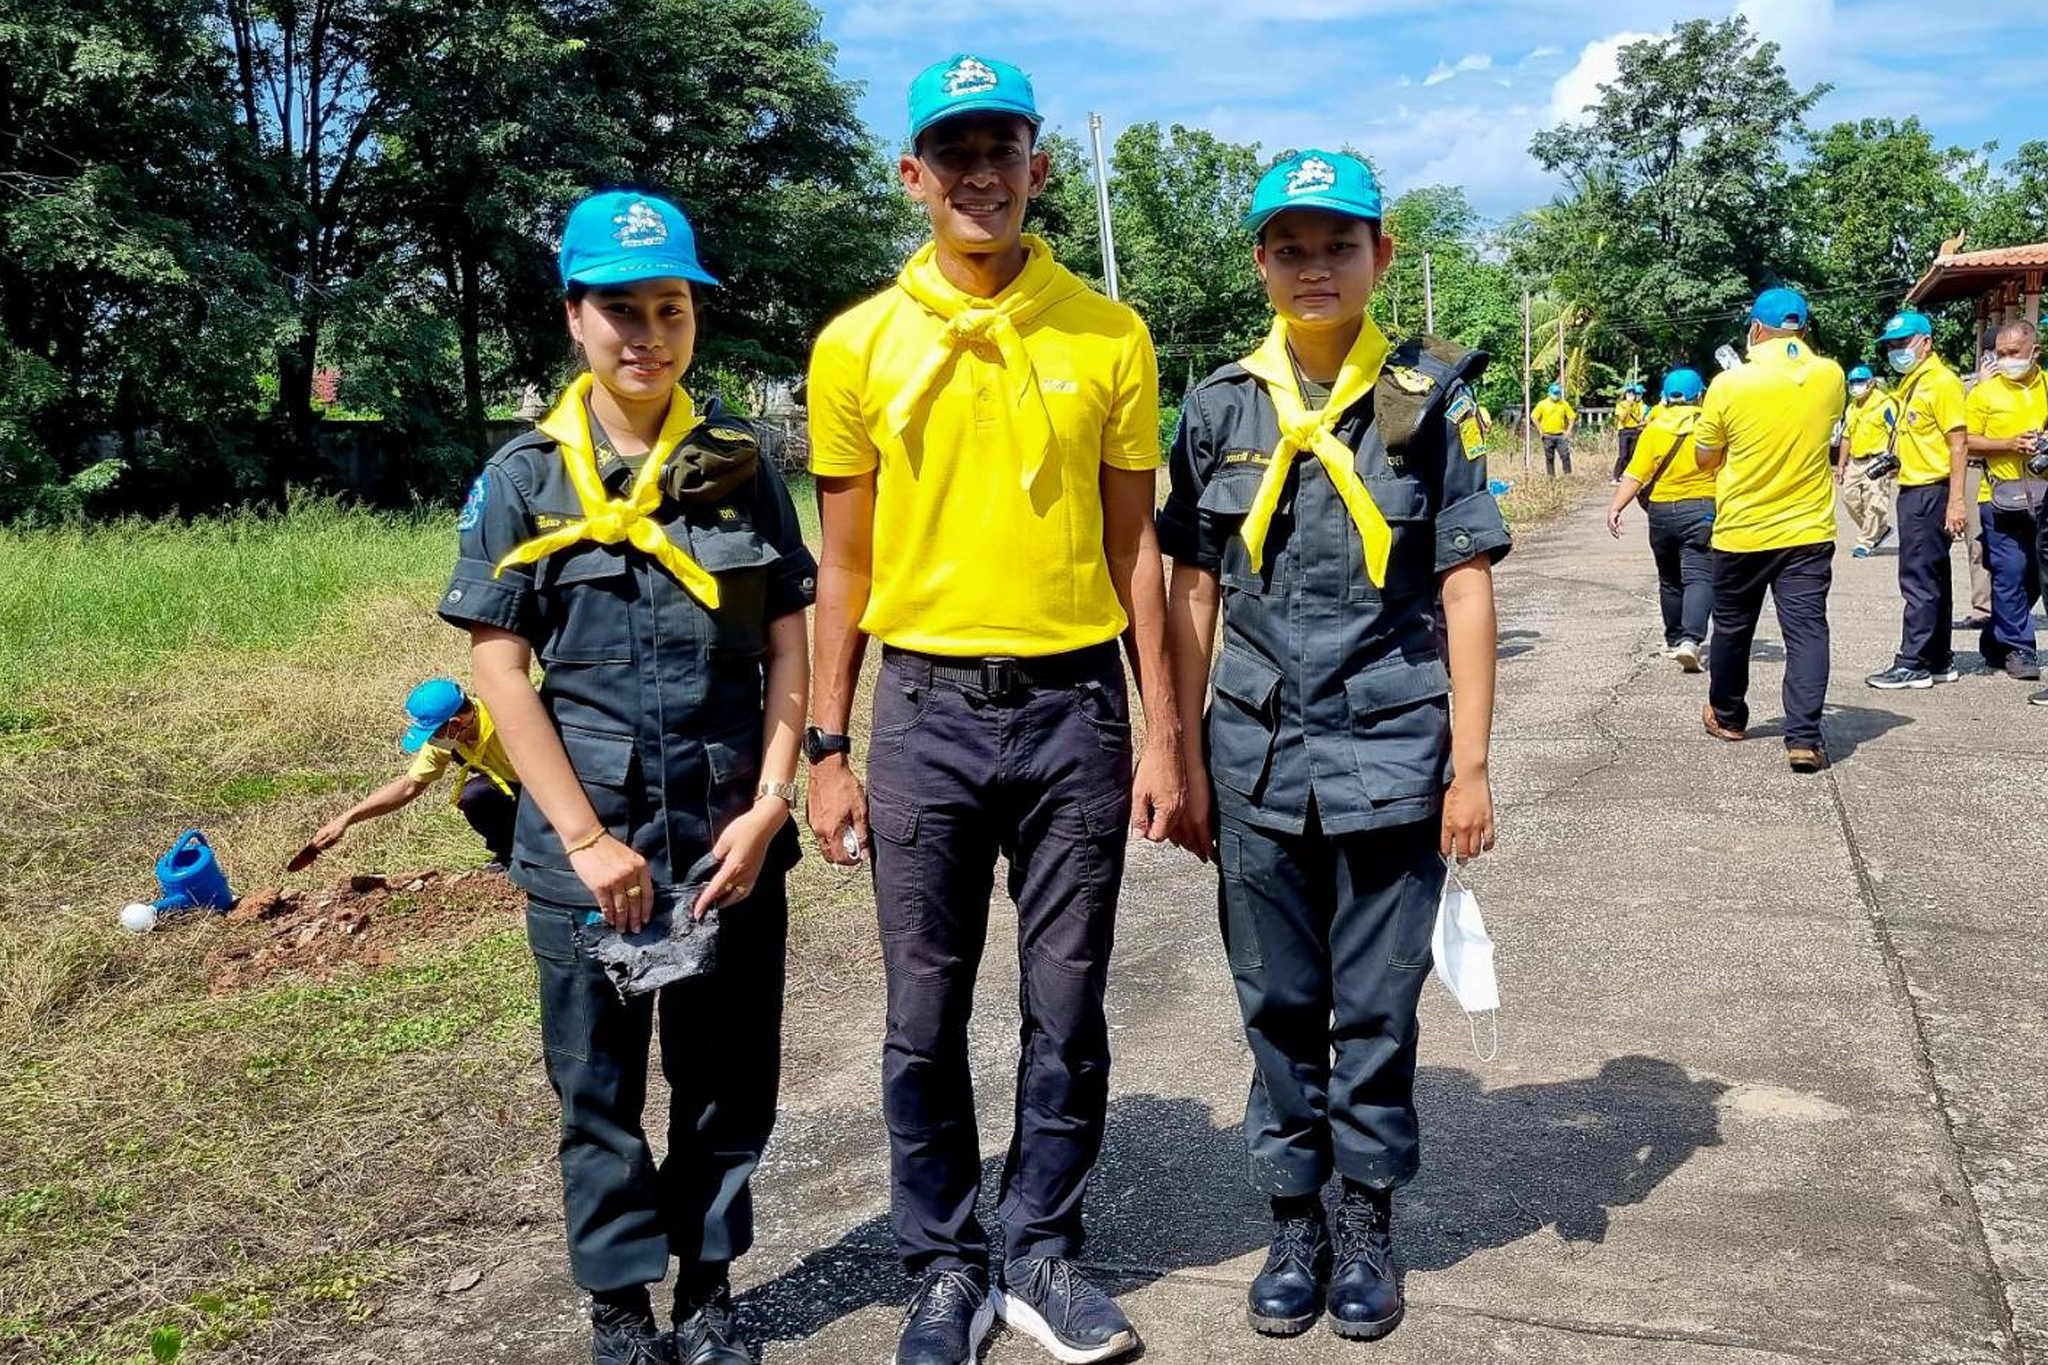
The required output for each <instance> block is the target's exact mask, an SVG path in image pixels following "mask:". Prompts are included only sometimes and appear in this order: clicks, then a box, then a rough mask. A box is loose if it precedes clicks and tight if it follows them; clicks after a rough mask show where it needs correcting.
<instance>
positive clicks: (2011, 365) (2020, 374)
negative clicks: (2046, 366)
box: [1998, 356, 2034, 381]
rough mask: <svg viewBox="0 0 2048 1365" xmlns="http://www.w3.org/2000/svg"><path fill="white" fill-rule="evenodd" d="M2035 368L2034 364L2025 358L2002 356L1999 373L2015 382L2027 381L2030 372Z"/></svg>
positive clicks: (1999, 360)
mask: <svg viewBox="0 0 2048 1365" xmlns="http://www.w3.org/2000/svg"><path fill="white" fill-rule="evenodd" d="M2033 368H2034V362H2033V361H2032V360H2029V359H2027V358H2026V357H2025V356H2000V357H1999V358H1998V372H1999V373H2000V374H2002V375H2004V376H2005V377H2006V378H2007V379H2011V380H2015V381H2017V380H2021V379H2025V378H2026V377H2027V374H2028V372H2029V371H2031V370H2032V369H2033Z"/></svg>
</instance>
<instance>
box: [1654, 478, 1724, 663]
mask: <svg viewBox="0 0 2048 1365" xmlns="http://www.w3.org/2000/svg"><path fill="white" fill-rule="evenodd" d="M1649 520H1650V556H1651V558H1653V559H1655V560H1656V561H1657V605H1658V607H1659V608H1660V609H1661V610H1662V611H1663V613H1664V643H1665V644H1666V645H1668V646H1670V647H1672V648H1674V649H1675V648H1676V647H1677V646H1678V644H1679V642H1680V641H1682V640H1691V641H1692V642H1693V643H1695V644H1702V645H1703V644H1705V643H1706V642H1707V623H1708V621H1710V620H1711V619H1712V617H1713V614H1714V551H1713V548H1712V546H1713V537H1714V500H1713V499H1712V498H1686V499H1684V500H1682V501H1679V502H1653V503H1651V504H1650V513H1649Z"/></svg>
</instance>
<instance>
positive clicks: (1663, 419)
mask: <svg viewBox="0 0 2048 1365" xmlns="http://www.w3.org/2000/svg"><path fill="white" fill-rule="evenodd" d="M1699 420H1700V410H1699V409H1698V408H1696V407H1693V406H1691V405H1689V404H1676V405H1674V406H1672V407H1668V408H1667V407H1665V406H1663V405H1662V404H1659V405H1658V407H1657V412H1656V415H1655V416H1654V417H1652V418H1651V419H1650V422H1649V425H1648V426H1646V427H1645V428H1644V429H1643V434H1642V437H1641V438H1640V439H1639V440H1638V441H1637V442H1636V453H1635V455H1634V457H1633V458H1631V459H1630V460H1629V462H1628V469H1627V470H1626V471H1625V473H1626V474H1627V476H1628V477H1629V478H1631V479H1634V480H1635V481H1636V482H1637V483H1649V482H1650V476H1651V475H1652V474H1656V473H1657V466H1658V465H1662V464H1664V457H1665V456H1666V455H1671V449H1672V447H1673V446H1674V445H1675V446H1677V447H1678V453H1677V454H1676V455H1672V456H1671V463H1670V464H1668V465H1664V472H1663V473H1662V474H1658V475H1657V482H1656V483H1654V484H1651V486H1650V501H1651V502H1688V501H1690V500H1692V499H1694V498H1711V497H1713V496H1714V483H1715V475H1714V474H1712V473H1705V474H1703V473H1701V472H1700V461H1699V446H1698V444H1697V443H1696V442H1694V440H1693V427H1694V426H1695V425H1696V424H1697V423H1698V422H1699Z"/></svg>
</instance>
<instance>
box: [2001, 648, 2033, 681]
mask: <svg viewBox="0 0 2048 1365" xmlns="http://www.w3.org/2000/svg"><path fill="white" fill-rule="evenodd" d="M1999 667H2001V668H2003V669H2004V670H2005V676H2006V677H2008V678H2017V679H2019V680H2020V681H2021V682H2039V681H2041V665H2040V664H2039V663H2038V662H2037V661H2035V660H2033V659H2029V658H2027V657H2025V656H2024V655H2020V654H2008V655H2006V656H2005V662H2004V663H2002V664H2000V665H1999Z"/></svg>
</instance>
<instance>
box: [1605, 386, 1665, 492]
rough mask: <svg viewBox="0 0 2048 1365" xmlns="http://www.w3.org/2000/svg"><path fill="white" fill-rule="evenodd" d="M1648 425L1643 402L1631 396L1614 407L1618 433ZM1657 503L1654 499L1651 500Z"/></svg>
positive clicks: (1615, 424)
mask: <svg viewBox="0 0 2048 1365" xmlns="http://www.w3.org/2000/svg"><path fill="white" fill-rule="evenodd" d="M1645 425H1647V423H1646V421H1645V419H1644V417H1643V400H1642V399H1640V398H1637V397H1635V396H1634V395H1630V396H1629V397H1627V398H1624V399H1622V400H1621V401H1620V402H1618V403H1616V404H1615V405H1614V426H1615V429H1616V430H1618V431H1633V430H1635V429H1636V428H1637V427H1640V426H1645ZM1650 500H1651V501H1652V502H1655V501H1656V499H1655V498H1654V497H1653V498H1651V499H1650Z"/></svg>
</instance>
